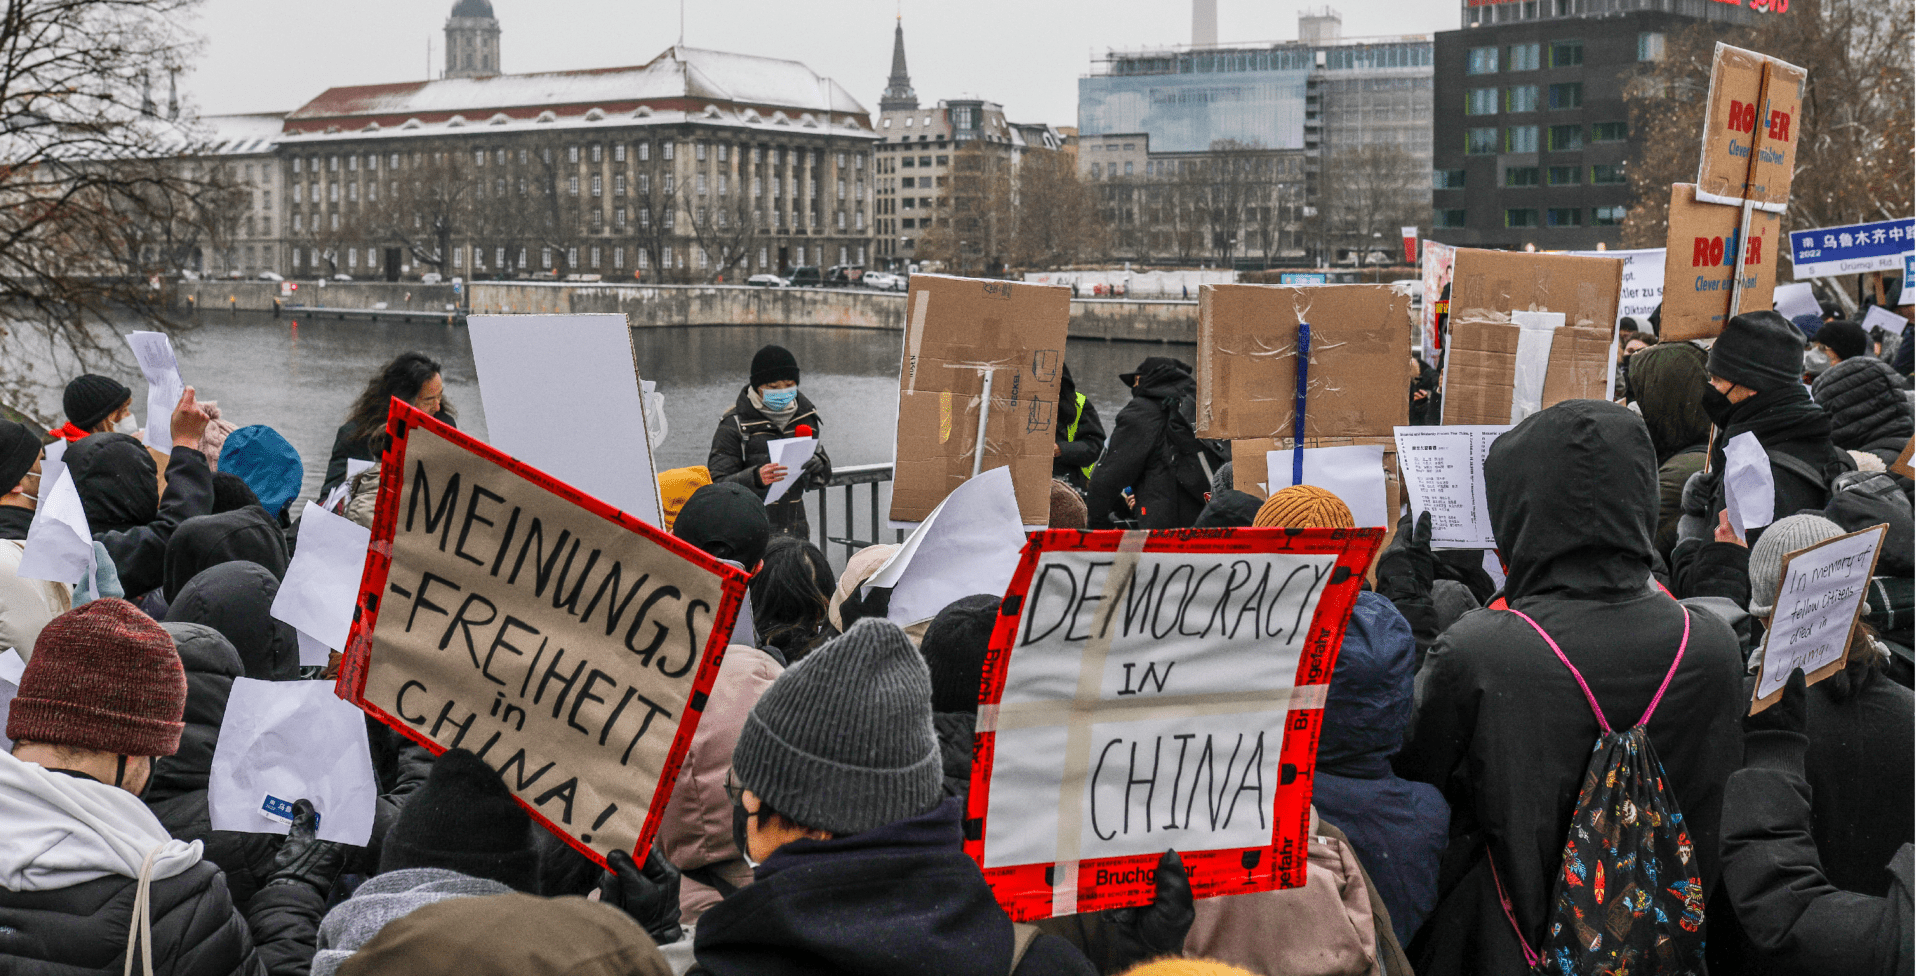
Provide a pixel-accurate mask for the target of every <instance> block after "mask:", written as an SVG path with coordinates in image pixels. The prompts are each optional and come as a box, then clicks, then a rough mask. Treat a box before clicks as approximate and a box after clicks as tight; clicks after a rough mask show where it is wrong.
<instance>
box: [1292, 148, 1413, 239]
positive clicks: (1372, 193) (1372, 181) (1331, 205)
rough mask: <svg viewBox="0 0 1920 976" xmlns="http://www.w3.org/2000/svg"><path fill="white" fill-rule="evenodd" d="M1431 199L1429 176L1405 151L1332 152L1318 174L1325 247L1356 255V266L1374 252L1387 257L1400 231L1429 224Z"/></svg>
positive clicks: (1381, 149)
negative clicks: (1376, 251)
mask: <svg viewBox="0 0 1920 976" xmlns="http://www.w3.org/2000/svg"><path fill="white" fill-rule="evenodd" d="M1431 198H1432V183H1431V176H1430V173H1429V171H1428V170H1426V169H1423V168H1421V166H1420V161H1419V159H1418V158H1417V157H1415V156H1414V155H1413V154H1411V153H1409V152H1407V151H1406V150H1404V149H1400V148H1398V147H1395V146H1386V145H1367V146H1361V147H1359V148H1355V149H1345V150H1341V151H1340V152H1336V153H1334V154H1332V155H1331V156H1329V157H1328V159H1327V161H1326V164H1325V166H1324V168H1323V169H1322V170H1321V174H1320V207H1319V221H1320V227H1321V232H1322V233H1323V234H1324V235H1325V241H1326V246H1327V247H1328V248H1329V250H1330V251H1334V250H1338V249H1341V248H1345V249H1348V250H1351V251H1353V252H1355V258H1354V263H1356V264H1363V263H1365V262H1366V255H1367V254H1368V253H1369V252H1370V251H1372V250H1374V249H1376V248H1382V247H1384V248H1385V249H1386V250H1387V252H1388V253H1389V254H1391V253H1393V252H1394V251H1395V250H1396V249H1397V246H1398V238H1399V236H1400V228H1401V227H1408V226H1416V227H1425V226H1427V225H1428V224H1429V223H1430V222H1431V220H1432V214H1431V213H1430V212H1429V211H1430V209H1431V208H1430V205H1429V201H1430V200H1431ZM1381 242H1385V243H1384V244H1383V243H1381Z"/></svg>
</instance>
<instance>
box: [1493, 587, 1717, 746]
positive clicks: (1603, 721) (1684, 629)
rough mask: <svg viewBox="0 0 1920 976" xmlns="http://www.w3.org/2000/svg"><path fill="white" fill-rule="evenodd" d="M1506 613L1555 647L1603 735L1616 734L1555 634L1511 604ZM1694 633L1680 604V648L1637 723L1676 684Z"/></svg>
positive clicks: (1647, 717) (1690, 619) (1648, 717)
mask: <svg viewBox="0 0 1920 976" xmlns="http://www.w3.org/2000/svg"><path fill="white" fill-rule="evenodd" d="M1507 612H1508V613H1511V614H1513V615H1514V616H1516V617H1519V618H1520V619H1521V620H1524V621H1526V622H1527V625H1528V626H1529V627H1532V628H1533V630H1534V632H1535V633H1537V634H1539V635H1540V639H1541V640H1543V641H1546V642H1547V646H1548V647H1550V648H1553V655H1554V656H1555V657H1557V658H1559V659H1560V663H1561V664H1564V665H1566V666H1567V670H1568V671H1571V672H1573V680H1575V681H1578V682H1580V693H1581V694H1583V695H1585V696H1587V707H1588V708H1591V709H1593V717H1594V719H1596V720H1597V721H1599V723H1600V732H1601V734H1603V735H1611V734H1613V727H1612V726H1610V725H1608V724H1607V716H1606V715H1605V714H1603V713H1602V712H1601V711H1600V702H1599V701H1598V700H1597V699H1595V698H1594V697H1593V689H1591V688H1589V687H1587V679H1586V678H1585V677H1584V676H1582V675H1581V674H1580V669H1579V668H1576V667H1574V666H1573V662H1572V661H1569V660H1567V655H1566V653H1565V652H1564V651H1562V650H1560V645H1559V644H1557V643H1555V642H1554V639H1553V638H1552V637H1550V636H1548V635H1547V631H1546V628H1544V627H1541V626H1540V624H1539V623H1537V622H1535V621H1534V619H1533V618H1532V617H1529V616H1527V615H1526V614H1524V613H1521V612H1520V611H1518V610H1515V609H1514V608H1512V607H1508V608H1507ZM1692 636H1693V614H1690V613H1688V612H1687V608H1686V607H1681V608H1680V650H1678V651H1676V652H1675V653H1674V655H1673V664H1671V665H1669V666H1668V668H1667V676H1666V678H1665V679H1664V680H1662V681H1661V682H1660V690H1658V691H1656V692H1654V693H1653V701H1651V702H1648V703H1647V710H1646V712H1644V713H1642V714H1641V716H1640V721H1638V722H1636V723H1634V724H1636V725H1645V724H1647V722H1648V721H1649V720H1651V719H1652V718H1653V710H1654V709H1655V708H1658V707H1660V699H1661V698H1663V697H1665V696H1666V694H1667V686H1668V685H1670V684H1672V683H1673V676H1674V674H1675V673H1676V672H1678V671H1679V670H1680V659H1681V658H1683V657H1685V656H1686V654H1687V640H1688V638H1690V637H1692Z"/></svg>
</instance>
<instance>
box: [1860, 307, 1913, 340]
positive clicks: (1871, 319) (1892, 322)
mask: <svg viewBox="0 0 1920 976" xmlns="http://www.w3.org/2000/svg"><path fill="white" fill-rule="evenodd" d="M1907 325H1908V322H1907V320H1906V319H1904V318H1901V317H1900V316H1899V315H1897V314H1895V313H1894V312H1891V311H1888V310H1887V309H1884V308H1881V307H1880V306H1878V305H1875V306H1874V307H1872V308H1870V309H1867V317H1866V318H1864V319H1861V320H1860V329H1861V331H1863V332H1865V333H1866V334H1867V335H1869V336H1871V335H1873V333H1874V332H1875V331H1876V330H1878V331H1880V332H1885V333H1887V334H1888V335H1895V336H1897V335H1899V334H1900V333H1901V332H1902V331H1904V330H1905V329H1906V327H1907Z"/></svg>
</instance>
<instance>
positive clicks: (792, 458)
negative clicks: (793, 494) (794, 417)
mask: <svg viewBox="0 0 1920 976" xmlns="http://www.w3.org/2000/svg"><path fill="white" fill-rule="evenodd" d="M819 444H820V439H819V438H817V437H782V438H780V439H779V440H772V441H768V442H767V455H768V456H769V457H771V458H772V459H773V462H772V463H774V464H779V465H784V466H785V467H786V469H787V473H786V475H785V476H784V477H782V478H781V479H780V480H779V481H776V482H774V483H773V484H772V485H770V486H768V488H767V504H769V505H771V504H773V503H774V502H777V501H779V500H780V499H782V498H785V497H786V495H787V491H788V490H789V489H791V488H792V487H793V484H794V482H796V481H799V480H800V466H801V465H803V464H805V463H807V460H808V459H810V458H812V457H813V451H814V448H815V447H817V446H819Z"/></svg>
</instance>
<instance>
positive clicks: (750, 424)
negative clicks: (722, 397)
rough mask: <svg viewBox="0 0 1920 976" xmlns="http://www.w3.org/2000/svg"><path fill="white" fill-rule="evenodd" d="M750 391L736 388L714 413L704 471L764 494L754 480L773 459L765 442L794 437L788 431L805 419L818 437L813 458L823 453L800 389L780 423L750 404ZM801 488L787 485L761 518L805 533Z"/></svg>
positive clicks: (815, 416)
mask: <svg viewBox="0 0 1920 976" xmlns="http://www.w3.org/2000/svg"><path fill="white" fill-rule="evenodd" d="M752 392H753V390H752V388H751V387H744V386H743V387H741V388H740V395H739V396H738V397H735V398H734V401H733V407H732V408H731V409H729V410H728V411H727V412H726V413H724V414H721V415H720V424H719V426H717V427H715V428H714V430H713V445H712V446H711V447H709V448H708V449H707V471H708V473H709V474H711V475H712V476H713V480H714V482H715V483H719V482H722V481H731V482H734V483H735V484H740V485H745V486H746V487H748V488H750V489H752V490H753V493H754V494H756V495H759V496H760V497H761V498H765V497H767V488H768V487H769V486H767V485H763V484H761V483H760V468H761V467H762V466H764V465H766V464H768V463H770V462H771V461H772V460H773V455H772V454H771V453H770V452H769V451H768V449H767V444H768V442H770V441H776V440H781V439H783V438H787V437H795V436H798V435H796V434H794V433H793V430H794V428H796V427H798V426H800V425H801V424H806V425H807V426H809V427H812V428H813V436H815V437H821V438H823V440H822V443H821V444H820V446H819V447H817V448H816V449H815V451H814V457H816V458H824V457H826V445H825V441H824V435H823V433H822V425H821V423H820V413H819V411H817V410H815V409H814V407H813V401H812V400H809V399H807V395H806V394H805V393H801V394H799V395H798V397H797V398H796V399H795V401H794V410H793V417H792V418H791V419H789V420H788V421H787V422H786V424H784V425H782V424H778V423H775V422H774V421H773V420H772V419H771V418H769V417H768V416H767V415H766V414H764V413H762V412H760V408H758V407H756V406H754V405H753V399H752V396H751V394H752ZM804 487H806V485H805V482H804V481H803V482H802V483H801V484H797V485H794V486H792V487H790V488H788V489H787V494H786V495H785V497H783V498H781V499H780V500H779V501H777V502H775V503H773V504H772V505H768V506H767V522H768V524H770V525H771V526H772V527H773V531H775V532H782V533H785V534H787V535H791V536H795V537H797V538H801V539H804V538H806V537H807V507H806V493H805V492H804V491H797V490H795V489H797V488H804Z"/></svg>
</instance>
